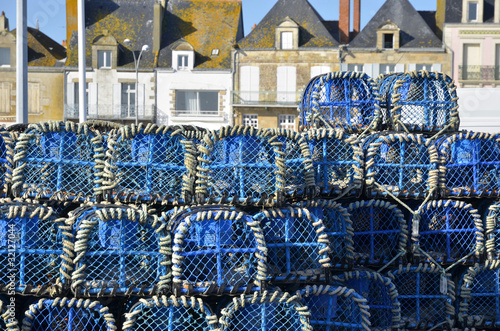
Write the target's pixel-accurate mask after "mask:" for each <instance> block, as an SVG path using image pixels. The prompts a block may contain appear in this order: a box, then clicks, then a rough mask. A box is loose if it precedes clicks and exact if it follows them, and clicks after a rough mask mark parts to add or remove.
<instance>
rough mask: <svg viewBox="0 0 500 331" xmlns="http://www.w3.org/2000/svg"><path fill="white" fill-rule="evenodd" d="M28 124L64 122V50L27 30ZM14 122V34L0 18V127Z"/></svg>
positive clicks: (2, 16) (50, 40)
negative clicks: (52, 121) (0, 124)
mask: <svg viewBox="0 0 500 331" xmlns="http://www.w3.org/2000/svg"><path fill="white" fill-rule="evenodd" d="M27 39H28V121H29V122H30V123H34V122H40V121H47V120H61V119H62V118H63V109H64V105H63V91H64V74H63V66H64V59H65V58H66V49H65V48H64V47H63V46H62V45H60V44H59V43H57V42H55V41H54V40H52V39H51V38H50V37H48V36H47V35H45V34H44V33H43V32H41V31H40V30H39V29H38V28H31V27H28V31H27ZM15 121H16V30H12V31H10V30H9V23H8V18H7V17H6V16H5V14H4V13H3V12H2V15H0V123H4V124H12V123H15Z"/></svg>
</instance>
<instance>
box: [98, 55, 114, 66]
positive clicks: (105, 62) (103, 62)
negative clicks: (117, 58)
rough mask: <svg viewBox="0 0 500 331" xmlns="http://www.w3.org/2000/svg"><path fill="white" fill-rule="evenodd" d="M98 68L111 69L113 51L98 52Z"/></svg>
mask: <svg viewBox="0 0 500 331" xmlns="http://www.w3.org/2000/svg"><path fill="white" fill-rule="evenodd" d="M97 68H99V69H101V68H111V51H97Z"/></svg>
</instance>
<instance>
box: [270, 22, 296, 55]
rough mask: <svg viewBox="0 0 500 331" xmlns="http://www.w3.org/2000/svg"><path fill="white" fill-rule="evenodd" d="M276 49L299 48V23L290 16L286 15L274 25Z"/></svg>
mask: <svg viewBox="0 0 500 331" xmlns="http://www.w3.org/2000/svg"><path fill="white" fill-rule="evenodd" d="M275 47H276V49H297V48H299V25H298V24H297V23H295V21H294V20H292V19H291V18H290V17H288V16H287V17H286V18H285V19H284V20H283V21H282V22H281V23H280V24H278V26H277V27H276V43H275Z"/></svg>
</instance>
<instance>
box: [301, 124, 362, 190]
mask: <svg viewBox="0 0 500 331" xmlns="http://www.w3.org/2000/svg"><path fill="white" fill-rule="evenodd" d="M306 137H307V139H308V143H309V149H310V151H311V156H312V163H313V169H314V178H315V184H316V192H317V194H319V195H322V196H328V197H335V196H338V195H340V194H342V195H343V196H357V195H359V194H360V193H361V185H362V178H363V167H362V164H363V163H362V151H361V149H360V147H359V145H358V144H357V143H356V142H355V139H356V137H355V136H349V135H347V134H345V133H344V132H343V131H340V130H325V129H321V130H310V131H308V132H307V133H306Z"/></svg>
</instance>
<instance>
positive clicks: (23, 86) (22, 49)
mask: <svg viewBox="0 0 500 331" xmlns="http://www.w3.org/2000/svg"><path fill="white" fill-rule="evenodd" d="M27 17H28V11H27V0H17V32H16V122H17V123H28V25H27Z"/></svg>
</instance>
